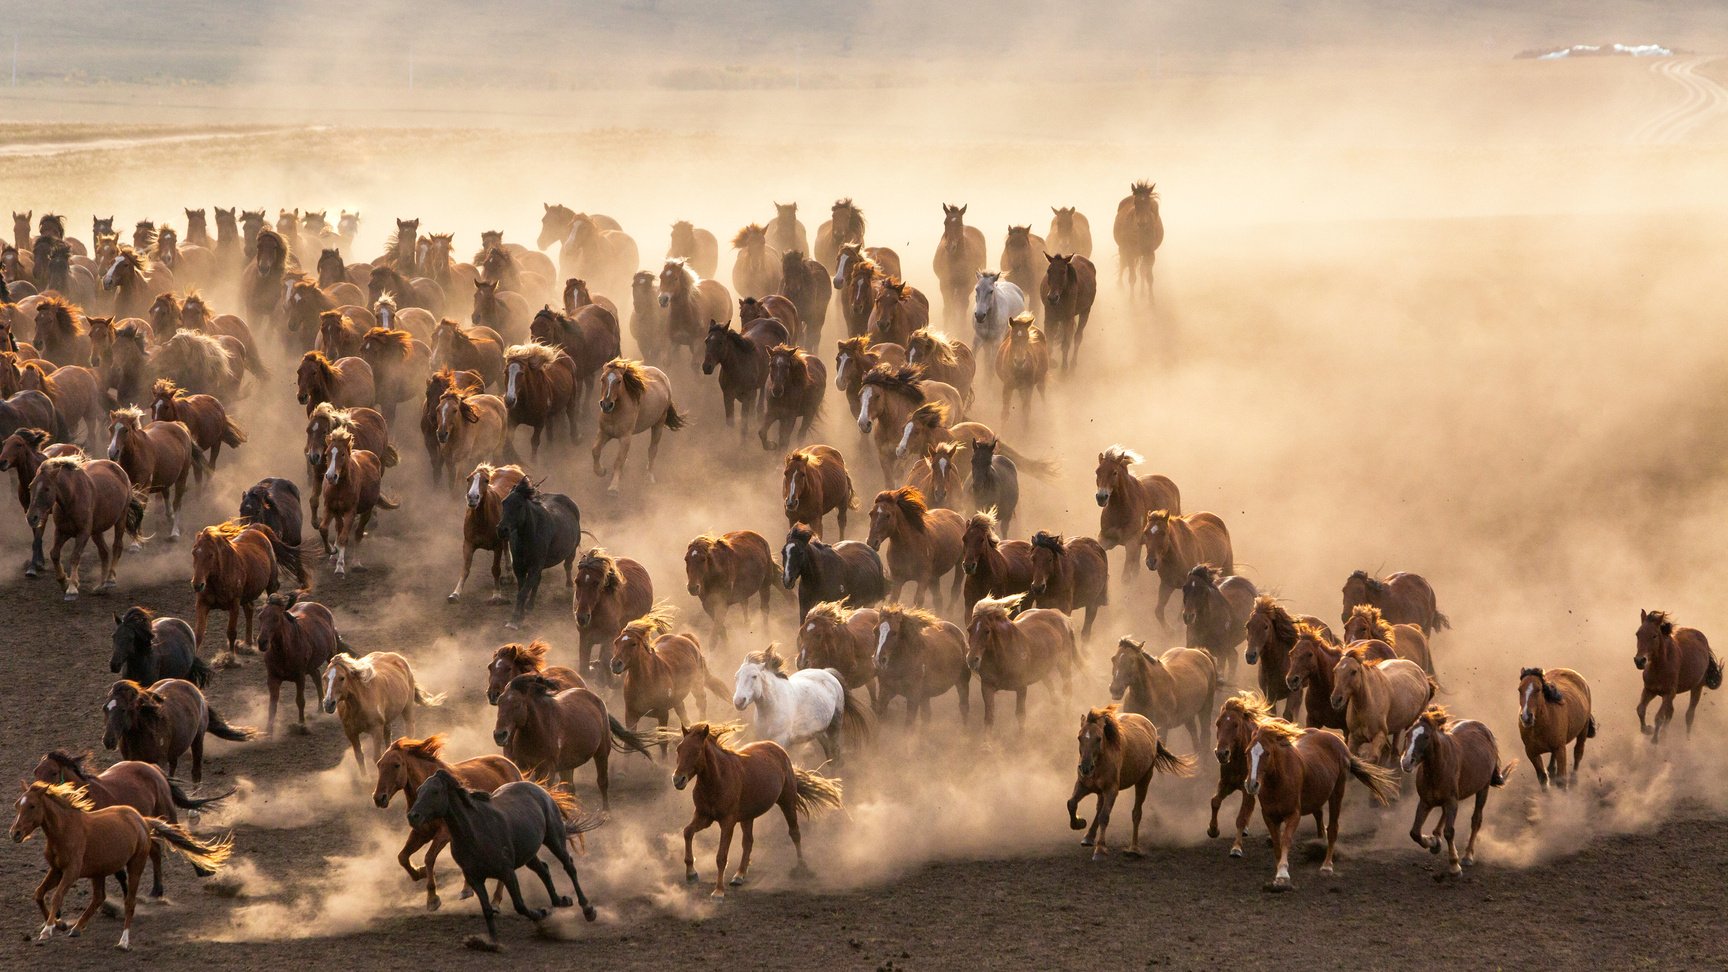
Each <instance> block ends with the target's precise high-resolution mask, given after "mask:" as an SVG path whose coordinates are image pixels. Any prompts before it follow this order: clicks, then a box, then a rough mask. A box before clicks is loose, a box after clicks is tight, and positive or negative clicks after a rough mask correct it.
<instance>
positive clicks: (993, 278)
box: [972, 270, 1042, 350]
mask: <svg viewBox="0 0 1728 972" xmlns="http://www.w3.org/2000/svg"><path fill="white" fill-rule="evenodd" d="M1024 313H1026V294H1025V292H1024V291H1023V290H1021V288H1020V287H1018V286H1016V285H1014V284H1011V283H1009V282H1008V281H1006V280H1004V279H1002V274H1001V273H1000V272H997V271H989V270H983V271H979V273H978V283H977V284H976V285H975V286H974V287H973V289H972V341H973V344H974V345H975V346H976V347H977V348H978V349H979V350H984V349H987V348H991V347H994V346H996V345H998V344H1000V343H1001V342H1002V338H1003V337H1004V336H1006V335H1007V333H1008V322H1009V321H1011V320H1013V319H1014V318H1016V317H1019V316H1020V315H1021V314H1024ZM1040 334H1042V332H1040Z"/></svg>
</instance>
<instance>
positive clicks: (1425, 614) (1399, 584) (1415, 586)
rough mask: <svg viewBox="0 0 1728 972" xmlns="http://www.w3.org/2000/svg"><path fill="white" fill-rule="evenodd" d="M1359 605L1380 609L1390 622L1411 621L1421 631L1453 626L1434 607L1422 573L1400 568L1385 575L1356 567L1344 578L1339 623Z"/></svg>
mask: <svg viewBox="0 0 1728 972" xmlns="http://www.w3.org/2000/svg"><path fill="white" fill-rule="evenodd" d="M1358 604H1367V605H1369V606H1371V607H1377V608H1379V609H1380V615H1381V617H1383V618H1384V619H1385V620H1386V621H1387V622H1389V623H1391V624H1413V625H1416V626H1417V627H1419V628H1421V629H1422V634H1423V635H1425V636H1427V637H1433V636H1434V632H1436V631H1439V630H1441V629H1442V628H1450V627H1452V622H1451V621H1450V620H1448V619H1447V617H1446V615H1444V614H1441V613H1440V611H1439V609H1438V608H1437V607H1435V602H1434V588H1433V586H1432V585H1430V584H1429V583H1428V580H1427V579H1426V578H1424V577H1423V576H1422V575H1421V574H1411V573H1408V572H1405V571H1399V572H1398V573H1396V574H1391V575H1389V576H1387V577H1385V578H1378V577H1374V576H1372V575H1370V574H1369V573H1368V572H1367V571H1365V570H1358V571H1355V572H1353V573H1351V575H1350V576H1349V577H1347V578H1345V580H1344V607H1343V609H1342V610H1341V611H1340V612H1339V614H1338V620H1339V621H1340V622H1341V623H1344V624H1348V623H1349V622H1350V612H1351V610H1352V609H1354V608H1355V607H1356V605H1358Z"/></svg>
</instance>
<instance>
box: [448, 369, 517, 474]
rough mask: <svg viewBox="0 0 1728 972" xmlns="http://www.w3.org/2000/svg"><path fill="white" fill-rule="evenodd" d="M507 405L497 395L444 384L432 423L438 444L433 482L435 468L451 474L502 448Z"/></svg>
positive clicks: (488, 457)
mask: <svg viewBox="0 0 1728 972" xmlns="http://www.w3.org/2000/svg"><path fill="white" fill-rule="evenodd" d="M508 408H509V406H507V405H505V404H504V399H502V398H499V397H498V396H497V395H488V394H485V393H483V392H480V391H477V390H475V389H474V388H473V387H472V386H466V387H457V386H456V385H455V384H450V385H446V386H445V389H444V391H443V393H442V394H440V395H439V397H438V407H437V411H436V412H435V415H436V420H435V423H434V425H433V433H432V437H433V441H435V442H436V443H437V444H438V463H437V465H436V466H435V467H434V473H435V475H434V476H433V481H434V482H436V481H437V478H438V477H437V476H436V470H437V469H439V468H442V469H443V470H444V471H445V472H446V473H452V474H453V473H455V471H456V470H457V469H462V468H468V464H469V463H484V462H486V461H487V460H489V459H491V458H492V457H494V456H495V455H496V454H497V453H500V452H502V451H504V446H505V444H506V442H507V440H506V439H505V435H504V429H505V422H506V415H507V414H508ZM451 478H452V479H454V478H455V477H454V476H453V475H452V476H451Z"/></svg>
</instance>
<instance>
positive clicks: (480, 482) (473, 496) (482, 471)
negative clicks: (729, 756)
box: [467, 462, 494, 510]
mask: <svg viewBox="0 0 1728 972" xmlns="http://www.w3.org/2000/svg"><path fill="white" fill-rule="evenodd" d="M493 472H494V469H493V466H492V465H491V464H490V463H484V462H482V463H480V464H478V465H476V466H475V467H474V471H473V472H471V473H469V474H468V493H467V499H468V508H469V509H471V510H477V509H479V508H480V502H481V501H482V500H484V499H485V498H486V492H487V490H488V489H489V488H490V487H491V485H492V473H493Z"/></svg>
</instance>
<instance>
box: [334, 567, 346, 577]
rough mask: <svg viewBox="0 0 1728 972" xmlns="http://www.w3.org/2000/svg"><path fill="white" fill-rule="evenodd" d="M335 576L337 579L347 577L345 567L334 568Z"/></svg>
mask: <svg viewBox="0 0 1728 972" xmlns="http://www.w3.org/2000/svg"><path fill="white" fill-rule="evenodd" d="M336 576H337V577H347V576H348V569H347V568H345V567H338V568H336Z"/></svg>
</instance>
